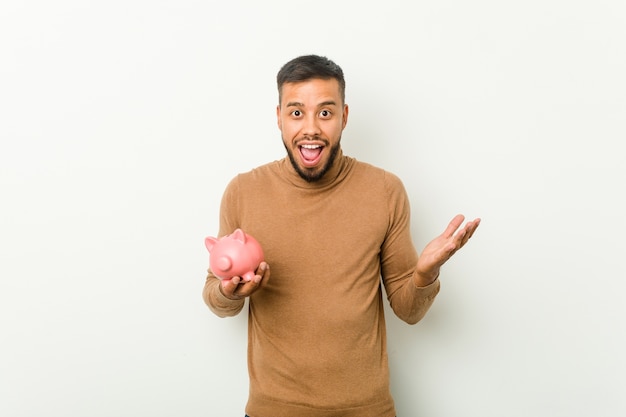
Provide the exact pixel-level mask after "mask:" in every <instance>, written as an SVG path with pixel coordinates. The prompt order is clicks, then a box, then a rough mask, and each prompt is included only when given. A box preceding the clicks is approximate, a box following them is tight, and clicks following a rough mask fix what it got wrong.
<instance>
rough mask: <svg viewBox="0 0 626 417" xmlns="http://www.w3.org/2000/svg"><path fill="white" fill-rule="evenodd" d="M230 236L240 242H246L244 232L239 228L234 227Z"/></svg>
mask: <svg viewBox="0 0 626 417" xmlns="http://www.w3.org/2000/svg"><path fill="white" fill-rule="evenodd" d="M232 238H233V239H235V240H238V241H240V242H242V243H246V234H245V233H244V232H243V230H241V229H236V230H235V231H234V232H233V234H232Z"/></svg>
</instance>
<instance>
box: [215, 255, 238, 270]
mask: <svg viewBox="0 0 626 417" xmlns="http://www.w3.org/2000/svg"><path fill="white" fill-rule="evenodd" d="M214 267H215V268H216V269H218V270H220V271H224V272H228V271H230V270H231V268H232V267H233V261H232V259H230V257H228V256H219V257H218V258H217V259H215V263H214Z"/></svg>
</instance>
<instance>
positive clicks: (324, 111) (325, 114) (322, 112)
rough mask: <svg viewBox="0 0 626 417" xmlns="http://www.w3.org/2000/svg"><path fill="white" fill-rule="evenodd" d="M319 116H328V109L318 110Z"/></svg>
mask: <svg viewBox="0 0 626 417" xmlns="http://www.w3.org/2000/svg"><path fill="white" fill-rule="evenodd" d="M320 116H322V117H328V116H330V111H328V110H322V111H321V112H320Z"/></svg>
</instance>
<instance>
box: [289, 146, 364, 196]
mask: <svg viewBox="0 0 626 417" xmlns="http://www.w3.org/2000/svg"><path fill="white" fill-rule="evenodd" d="M279 163H280V173H281V174H282V175H283V177H284V178H285V179H286V180H287V181H288V182H290V183H291V184H293V185H295V186H296V187H298V188H309V189H318V190H319V189H322V188H326V187H329V186H332V185H333V184H335V183H337V182H339V181H341V180H342V179H343V178H344V177H345V176H346V175H347V174H348V172H349V171H350V167H351V166H352V164H353V163H354V159H353V158H350V157H348V156H345V155H344V154H343V150H342V149H341V148H340V149H339V151H338V152H337V156H336V157H335V162H334V163H333V166H332V167H330V169H329V170H328V171H327V172H326V174H324V176H323V177H322V178H321V179H320V180H318V181H314V182H308V181H306V180H305V179H303V178H302V177H301V176H300V174H298V172H297V171H296V170H295V168H294V167H293V165H292V164H291V161H290V160H289V156H287V155H285V157H284V158H283V159H282V160H281V161H280V162H279Z"/></svg>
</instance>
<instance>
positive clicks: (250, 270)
mask: <svg viewBox="0 0 626 417" xmlns="http://www.w3.org/2000/svg"><path fill="white" fill-rule="evenodd" d="M204 244H205V246H206V248H207V249H208V251H209V254H210V256H209V264H210V267H211V271H212V272H213V274H215V276H216V277H218V278H220V279H223V280H228V279H231V278H232V277H235V276H239V277H242V278H243V280H244V281H251V280H252V278H254V275H256V274H255V272H256V269H257V268H258V267H259V264H260V263H261V262H262V261H263V249H261V245H260V244H259V242H257V240H256V239H255V238H253V237H252V236H250V235H249V234H247V233H245V232H244V231H243V230H241V229H236V230H235V231H234V232H233V233H231V234H230V235H226V236H223V237H221V238H219V239H217V238H214V237H207V238H206V239H204Z"/></svg>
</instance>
